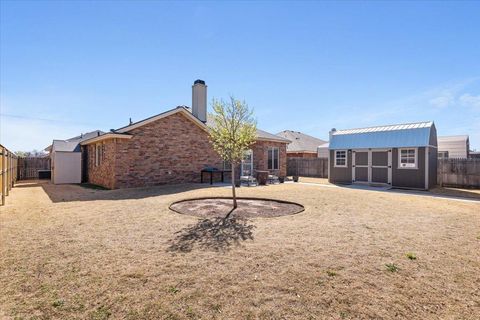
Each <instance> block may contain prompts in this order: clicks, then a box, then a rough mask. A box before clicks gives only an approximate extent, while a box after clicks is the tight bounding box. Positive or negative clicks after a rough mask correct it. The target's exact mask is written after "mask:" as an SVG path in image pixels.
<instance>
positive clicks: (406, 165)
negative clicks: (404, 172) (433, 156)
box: [398, 148, 417, 169]
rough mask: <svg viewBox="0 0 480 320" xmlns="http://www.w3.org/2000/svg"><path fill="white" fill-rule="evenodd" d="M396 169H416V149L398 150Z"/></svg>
mask: <svg viewBox="0 0 480 320" xmlns="http://www.w3.org/2000/svg"><path fill="white" fill-rule="evenodd" d="M398 167H399V168H400V169H416V168H417V149H416V148H402V149H399V150H398Z"/></svg>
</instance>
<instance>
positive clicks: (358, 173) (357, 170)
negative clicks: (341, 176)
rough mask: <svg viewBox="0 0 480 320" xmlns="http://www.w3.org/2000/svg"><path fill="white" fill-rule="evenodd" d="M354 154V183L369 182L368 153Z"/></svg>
mask: <svg viewBox="0 0 480 320" xmlns="http://www.w3.org/2000/svg"><path fill="white" fill-rule="evenodd" d="M352 154H353V157H352V160H353V161H352V169H353V172H352V173H353V175H352V178H353V179H352V180H353V182H369V179H368V176H369V174H368V171H369V170H368V162H369V161H368V156H369V155H368V151H353V152H352Z"/></svg>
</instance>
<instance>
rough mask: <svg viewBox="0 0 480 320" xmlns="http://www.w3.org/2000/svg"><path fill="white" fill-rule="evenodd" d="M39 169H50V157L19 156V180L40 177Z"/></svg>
mask: <svg viewBox="0 0 480 320" xmlns="http://www.w3.org/2000/svg"><path fill="white" fill-rule="evenodd" d="M39 170H50V158H49V157H26V158H18V180H27V179H38V171H39Z"/></svg>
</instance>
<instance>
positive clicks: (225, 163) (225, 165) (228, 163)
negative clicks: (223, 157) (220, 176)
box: [223, 161, 232, 170]
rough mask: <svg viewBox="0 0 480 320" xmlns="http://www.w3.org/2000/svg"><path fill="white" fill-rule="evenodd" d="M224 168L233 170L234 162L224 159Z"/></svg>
mask: <svg viewBox="0 0 480 320" xmlns="http://www.w3.org/2000/svg"><path fill="white" fill-rule="evenodd" d="M223 170H232V163H231V162H230V161H223Z"/></svg>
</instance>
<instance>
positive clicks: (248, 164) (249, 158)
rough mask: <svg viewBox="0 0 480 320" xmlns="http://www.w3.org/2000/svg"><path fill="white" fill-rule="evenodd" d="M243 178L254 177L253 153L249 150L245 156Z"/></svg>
mask: <svg viewBox="0 0 480 320" xmlns="http://www.w3.org/2000/svg"><path fill="white" fill-rule="evenodd" d="M241 169H242V172H241V173H240V174H241V175H242V176H252V175H253V151H252V150H247V151H245V153H244V155H243V160H242V167H241Z"/></svg>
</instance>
